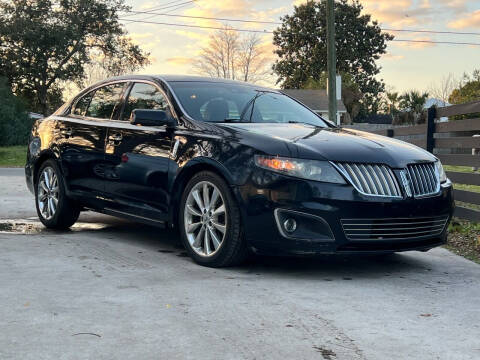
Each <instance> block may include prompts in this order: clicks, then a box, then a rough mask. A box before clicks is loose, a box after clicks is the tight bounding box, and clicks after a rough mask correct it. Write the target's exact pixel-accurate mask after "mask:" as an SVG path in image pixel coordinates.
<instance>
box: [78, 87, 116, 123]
mask: <svg viewBox="0 0 480 360" xmlns="http://www.w3.org/2000/svg"><path fill="white" fill-rule="evenodd" d="M124 88H125V83H119V84H112V85H107V86H104V87H101V88H99V89H97V91H95V94H94V95H93V98H92V100H91V101H90V104H89V106H88V108H87V111H86V113H85V116H88V117H93V118H98V119H111V118H112V115H113V114H114V112H115V111H118V108H119V106H120V100H121V95H122V93H123V89H124Z"/></svg>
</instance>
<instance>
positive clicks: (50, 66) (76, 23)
mask: <svg viewBox="0 0 480 360" xmlns="http://www.w3.org/2000/svg"><path fill="white" fill-rule="evenodd" d="M127 9H128V7H127V6H125V4H124V0H36V1H32V0H15V1H11V0H0V73H2V74H5V75H6V77H7V78H8V81H9V83H10V84H11V86H12V88H13V90H14V91H15V93H17V94H31V95H32V94H33V95H34V97H35V99H30V100H31V103H38V105H39V109H40V111H41V112H42V113H43V114H47V113H48V111H49V94H52V92H53V93H55V91H56V90H58V88H59V86H60V84H61V83H62V82H65V81H79V80H81V79H82V78H83V77H84V75H85V66H86V65H87V64H90V63H91V62H92V61H93V57H94V56H95V55H96V54H97V55H98V54H102V55H103V56H105V58H108V59H114V60H112V62H111V63H110V66H111V67H112V68H116V67H117V68H118V67H119V66H120V67H121V66H123V65H121V64H128V67H129V68H133V69H134V68H139V67H142V66H144V65H145V64H147V63H148V57H147V56H148V54H145V53H144V52H143V51H142V50H141V49H140V48H139V47H138V46H137V45H135V44H133V43H132V41H131V40H130V39H128V38H127V37H126V35H127V33H126V31H125V30H124V28H123V27H122V25H121V24H120V23H119V17H118V12H120V11H125V10H127Z"/></svg>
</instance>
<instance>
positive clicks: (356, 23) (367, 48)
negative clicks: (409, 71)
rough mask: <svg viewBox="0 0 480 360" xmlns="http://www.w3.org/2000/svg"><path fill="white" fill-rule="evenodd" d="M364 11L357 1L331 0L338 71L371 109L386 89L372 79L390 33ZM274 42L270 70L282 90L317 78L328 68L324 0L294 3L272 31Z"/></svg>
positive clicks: (376, 72) (390, 37)
mask: <svg viewBox="0 0 480 360" xmlns="http://www.w3.org/2000/svg"><path fill="white" fill-rule="evenodd" d="M362 10H363V6H362V5H361V4H360V2H359V1H358V0H353V1H349V0H339V1H336V2H335V24H336V49H337V72H339V73H346V74H350V75H351V76H352V77H353V79H354V81H355V83H356V84H358V86H359V89H360V91H361V92H362V93H363V94H365V95H366V97H365V99H364V101H365V102H366V106H369V107H370V106H372V104H373V102H375V101H376V99H377V98H378V94H380V93H381V92H383V91H384V87H385V86H384V84H383V81H382V80H377V79H376V77H375V76H376V75H378V73H379V72H380V68H379V67H378V66H377V64H376V60H378V59H379V58H380V56H381V55H382V54H384V53H385V52H386V51H385V49H386V47H387V41H390V40H392V39H393V36H392V35H390V34H388V33H384V32H382V30H381V29H380V27H379V26H378V23H377V22H376V21H372V19H371V16H370V15H367V14H364V15H362ZM273 43H274V45H275V46H276V47H277V49H276V50H275V53H276V54H277V55H278V59H277V60H276V62H275V64H274V66H273V70H274V72H275V73H276V74H277V75H278V76H279V78H278V82H279V83H281V86H282V88H302V86H303V85H304V84H305V82H306V81H307V80H308V79H310V78H313V79H315V80H318V79H320V77H321V76H322V74H323V73H324V72H326V71H327V34H326V1H325V0H321V1H318V2H315V1H308V2H307V3H306V4H303V5H300V6H295V8H294V13H293V15H286V16H284V17H283V18H282V25H281V26H280V27H279V28H278V29H276V30H275V31H274V35H273Z"/></svg>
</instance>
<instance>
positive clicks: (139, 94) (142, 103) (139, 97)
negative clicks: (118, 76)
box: [122, 83, 168, 120]
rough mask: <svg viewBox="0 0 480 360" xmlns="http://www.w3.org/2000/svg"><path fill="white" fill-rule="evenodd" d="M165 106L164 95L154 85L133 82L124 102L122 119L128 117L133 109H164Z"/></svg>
mask: <svg viewBox="0 0 480 360" xmlns="http://www.w3.org/2000/svg"><path fill="white" fill-rule="evenodd" d="M167 108H168V102H167V100H166V99H165V96H163V94H162V93H161V92H160V91H159V90H158V89H157V88H156V87H155V86H153V85H151V84H145V83H135V84H134V85H133V87H132V90H131V91H130V94H129V95H128V99H127V101H126V103H125V110H124V111H123V116H122V119H123V120H128V119H130V115H131V114H132V111H133V110H135V109H145V110H166V109H167Z"/></svg>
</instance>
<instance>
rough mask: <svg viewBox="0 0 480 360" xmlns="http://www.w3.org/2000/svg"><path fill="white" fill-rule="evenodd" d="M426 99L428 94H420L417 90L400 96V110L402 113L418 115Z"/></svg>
mask: <svg viewBox="0 0 480 360" xmlns="http://www.w3.org/2000/svg"><path fill="white" fill-rule="evenodd" d="M427 99H428V93H426V92H424V93H420V92H419V91H417V90H411V91H408V92H406V93H404V94H403V95H402V96H400V98H399V100H400V108H401V109H402V111H406V112H410V113H414V114H420V113H421V112H423V107H424V106H425V103H426V102H427Z"/></svg>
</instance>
